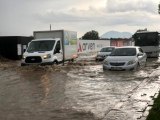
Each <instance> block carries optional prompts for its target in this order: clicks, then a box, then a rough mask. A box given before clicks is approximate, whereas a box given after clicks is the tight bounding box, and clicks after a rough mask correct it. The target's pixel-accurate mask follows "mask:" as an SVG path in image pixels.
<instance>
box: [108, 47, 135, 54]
mask: <svg viewBox="0 0 160 120" xmlns="http://www.w3.org/2000/svg"><path fill="white" fill-rule="evenodd" d="M135 55H136V48H117V49H115V50H114V51H113V52H112V53H111V55H110V56H135Z"/></svg>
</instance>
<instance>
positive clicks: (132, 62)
mask: <svg viewBox="0 0 160 120" xmlns="http://www.w3.org/2000/svg"><path fill="white" fill-rule="evenodd" d="M134 63H136V61H135V60H131V61H129V62H128V65H132V64H134Z"/></svg>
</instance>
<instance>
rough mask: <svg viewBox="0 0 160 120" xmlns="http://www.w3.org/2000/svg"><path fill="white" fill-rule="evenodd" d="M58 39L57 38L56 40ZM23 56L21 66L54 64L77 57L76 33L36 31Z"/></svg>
mask: <svg viewBox="0 0 160 120" xmlns="http://www.w3.org/2000/svg"><path fill="white" fill-rule="evenodd" d="M56 37H58V38H56ZM34 38H35V39H34V40H32V41H31V42H30V43H29V46H28V48H27V50H26V51H25V53H24V54H23V59H22V62H21V66H24V65H29V64H54V63H60V62H64V61H66V60H73V59H75V58H76V57H77V33H76V32H72V31H65V30H56V31H37V32H34Z"/></svg>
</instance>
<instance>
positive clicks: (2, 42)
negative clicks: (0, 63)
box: [0, 36, 33, 60]
mask: <svg viewBox="0 0 160 120" xmlns="http://www.w3.org/2000/svg"><path fill="white" fill-rule="evenodd" d="M32 39H33V37H24V36H0V56H2V57H5V58H8V59H12V60H18V59H21V58H22V54H23V52H24V51H25V50H26V48H27V46H28V43H29V42H30V41H31V40H32Z"/></svg>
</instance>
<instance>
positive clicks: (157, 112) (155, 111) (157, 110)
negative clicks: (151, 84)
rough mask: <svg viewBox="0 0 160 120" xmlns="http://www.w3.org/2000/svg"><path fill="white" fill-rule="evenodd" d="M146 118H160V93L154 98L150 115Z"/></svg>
mask: <svg viewBox="0 0 160 120" xmlns="http://www.w3.org/2000/svg"><path fill="white" fill-rule="evenodd" d="M146 120H160V94H159V95H158V97H157V98H156V99H155V100H154V104H153V107H152V109H151V110H150V111H149V115H148V117H147V119H146Z"/></svg>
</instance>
